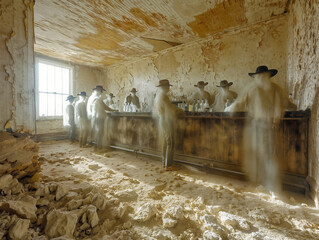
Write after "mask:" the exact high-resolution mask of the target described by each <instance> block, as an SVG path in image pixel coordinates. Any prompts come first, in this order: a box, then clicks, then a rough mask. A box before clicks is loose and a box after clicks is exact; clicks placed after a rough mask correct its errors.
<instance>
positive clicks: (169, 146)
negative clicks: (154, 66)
mask: <svg viewBox="0 0 319 240" xmlns="http://www.w3.org/2000/svg"><path fill="white" fill-rule="evenodd" d="M170 86H172V85H171V84H170V83H169V81H168V80H167V79H163V80H160V81H159V85H158V86H157V87H158V88H159V92H158V94H156V98H155V104H154V107H155V109H154V110H155V111H154V114H155V116H156V117H158V120H159V132H160V134H161V135H162V136H161V137H162V159H163V163H164V167H166V168H167V167H170V166H172V164H173V158H174V146H175V139H174V133H175V122H176V120H177V115H178V114H181V113H182V110H180V109H178V108H177V107H176V106H175V105H173V104H172V103H171V102H170V100H169V98H168V95H167V94H168V92H169V89H170Z"/></svg>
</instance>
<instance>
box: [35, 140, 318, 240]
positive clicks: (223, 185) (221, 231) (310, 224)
mask: <svg viewBox="0 0 319 240" xmlns="http://www.w3.org/2000/svg"><path fill="white" fill-rule="evenodd" d="M40 156H43V157H45V158H46V160H45V163H44V165H42V172H43V175H44V177H43V180H44V181H45V182H52V181H58V182H61V181H63V182H68V183H69V184H71V185H73V186H74V187H78V186H80V185H91V186H95V187H97V188H98V189H99V190H100V191H101V192H103V194H105V196H106V197H107V198H109V199H112V198H113V199H114V198H116V197H118V196H119V195H118V192H121V191H126V190H133V191H134V192H136V194H137V195H136V197H135V198H134V194H133V195H132V194H131V195H130V197H131V198H130V197H129V199H125V198H123V199H121V197H118V198H117V199H118V201H114V205H115V206H114V207H117V209H119V208H120V209H124V210H125V211H124V210H123V211H124V212H125V213H123V214H120V215H121V217H120V218H118V219H117V220H115V221H114V224H113V227H111V228H110V229H109V230H108V234H107V235H105V236H104V237H102V236H97V237H95V239H219V238H218V236H219V237H220V239H276V240H278V239H295V240H301V239H319V217H318V216H319V211H318V210H316V209H315V208H313V207H312V206H310V203H309V201H308V200H306V199H303V197H302V196H299V195H294V194H293V193H287V192H286V193H284V196H281V197H280V198H279V197H276V196H273V195H272V194H270V193H269V192H267V191H266V190H265V189H264V188H263V187H261V186H259V187H254V186H250V185H249V184H248V183H245V182H240V181H238V180H234V179H229V178H223V177H220V176H215V175H211V174H207V173H204V172H200V171H198V170H196V169H193V168H190V167H182V168H181V169H180V170H178V171H165V170H163V168H162V164H161V162H160V161H156V160H152V159H148V158H147V157H145V156H140V155H139V156H135V155H134V154H130V153H126V152H122V151H110V152H106V153H95V152H94V151H93V148H85V149H81V148H79V147H78V145H77V144H70V143H69V142H67V141H58V142H45V143H40ZM134 192H133V193H134ZM129 193H132V192H129ZM132 196H133V197H132ZM145 209H148V211H144V212H143V210H145ZM143 214H144V215H143ZM145 214H146V215H147V214H148V215H149V216H145ZM141 216H142V217H141ZM104 217H105V218H107V216H104ZM139 217H140V220H139ZM110 218H111V217H110ZM148 218H149V219H148ZM141 219H144V220H141ZM145 219H147V220H145ZM100 220H101V218H100ZM172 226H173V227H172ZM90 239H94V237H93V238H92V237H91V238H90Z"/></svg>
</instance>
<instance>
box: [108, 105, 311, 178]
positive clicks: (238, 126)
mask: <svg viewBox="0 0 319 240" xmlns="http://www.w3.org/2000/svg"><path fill="white" fill-rule="evenodd" d="M309 116H310V114H309V111H298V112H287V113H286V114H285V118H283V119H282V120H281V123H280V126H279V129H278V131H277V134H276V138H277V141H276V146H277V152H276V154H277V159H280V166H281V169H282V170H283V171H284V172H286V173H288V174H291V175H296V176H307V175H308V152H307V151H308V121H309ZM109 119H110V121H111V122H112V123H111V124H112V127H113V129H116V130H117V133H115V134H113V135H111V145H115V146H120V147H126V148H130V149H134V150H141V151H144V152H153V153H154V152H155V153H157V154H160V142H159V133H158V130H157V122H156V120H155V119H154V118H152V116H151V114H147V113H112V114H111V115H110V117H109ZM245 120H246V118H245V114H244V113H235V114H230V113H202V114H198V113H196V114H191V113H188V114H187V115H186V116H185V117H184V118H181V119H179V120H177V122H176V137H175V138H176V145H175V159H177V160H178V159H183V160H184V161H185V159H186V161H190V162H194V163H200V164H202V165H207V166H210V167H212V166H214V167H218V168H222V169H225V170H232V171H238V172H240V171H241V168H242V162H243V145H242V144H243V135H244V126H245Z"/></svg>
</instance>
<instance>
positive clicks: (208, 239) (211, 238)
mask: <svg viewBox="0 0 319 240" xmlns="http://www.w3.org/2000/svg"><path fill="white" fill-rule="evenodd" d="M203 239H204V240H222V238H221V236H219V235H218V234H217V233H215V232H212V231H209V230H206V231H205V232H204V233H203Z"/></svg>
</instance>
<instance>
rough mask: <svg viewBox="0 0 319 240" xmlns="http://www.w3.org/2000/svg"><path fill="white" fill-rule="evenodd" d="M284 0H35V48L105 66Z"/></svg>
mask: <svg viewBox="0 0 319 240" xmlns="http://www.w3.org/2000/svg"><path fill="white" fill-rule="evenodd" d="M286 4H287V0H267V1H265V0H227V1H224V0H144V1H143V0H37V1H36V4H35V37H36V44H35V51H36V52H38V53H41V54H44V55H47V56H51V57H55V58H59V59H63V60H67V61H72V62H75V63H79V64H85V65H91V66H108V65H111V64H114V63H119V62H121V61H125V60H131V59H133V58H135V57H140V56H143V55H146V54H149V53H152V52H156V51H160V50H163V49H166V48H170V47H173V46H176V45H179V44H183V43H187V42H191V41H195V40H198V39H200V38H206V37H208V36H210V35H213V34H215V33H217V32H220V31H223V30H226V29H229V28H233V27H240V26H243V25H246V24H251V23H254V22H258V21H262V20H266V19H268V18H270V17H271V16H275V15H280V14H282V13H283V12H284V11H285V8H286Z"/></svg>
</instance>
